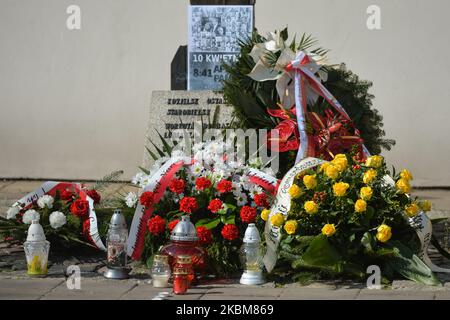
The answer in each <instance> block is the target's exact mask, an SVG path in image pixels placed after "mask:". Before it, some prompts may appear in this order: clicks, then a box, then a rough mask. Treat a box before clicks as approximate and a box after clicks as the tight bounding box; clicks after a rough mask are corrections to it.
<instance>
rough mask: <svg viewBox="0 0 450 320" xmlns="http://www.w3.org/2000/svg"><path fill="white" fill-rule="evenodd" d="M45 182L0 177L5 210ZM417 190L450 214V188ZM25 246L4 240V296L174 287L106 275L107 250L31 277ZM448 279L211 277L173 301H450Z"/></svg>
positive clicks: (146, 296)
mask: <svg viewBox="0 0 450 320" xmlns="http://www.w3.org/2000/svg"><path fill="white" fill-rule="evenodd" d="M41 183H42V181H0V213H1V214H2V215H4V214H5V212H6V210H7V208H8V207H9V206H10V205H11V204H12V203H13V202H14V201H15V200H17V199H19V198H20V197H22V196H23V195H25V194H26V193H28V192H30V191H31V190H33V189H34V188H37V187H38V186H39V185H40V184H41ZM119 189H122V190H127V189H129V187H127V186H124V185H121V184H112V185H110V186H109V187H108V188H107V189H106V190H105V191H104V192H102V195H103V196H104V197H108V195H113V194H114V193H115V192H116V191H117V190H119ZM415 194H416V195H419V196H422V197H426V198H428V199H430V200H431V201H432V202H433V203H434V209H435V210H434V211H433V212H431V214H430V215H431V216H432V217H433V218H440V217H450V214H449V213H450V212H449V211H448V209H450V190H418V191H416V192H415ZM430 253H431V257H432V259H433V261H434V262H435V263H436V264H438V265H441V266H445V267H447V268H449V267H450V262H449V261H448V260H445V259H444V258H443V257H441V256H439V255H437V254H436V253H435V251H433V250H431V252H430ZM24 258H25V257H24V253H23V249H22V248H21V247H20V246H8V245H7V244H5V243H0V300H5V299H7V300H17V299H27V300H52V299H63V300H74V299H75V300H76V299H89V300H90V299H95V300H105V299H107V300H111V299H113V300H130V299H132V300H152V299H155V297H156V296H157V295H158V294H159V293H160V292H168V293H170V291H171V289H170V288H165V289H158V288H153V286H152V284H151V279H150V276H149V274H148V270H147V269H146V268H145V267H143V266H142V265H139V264H134V265H133V266H132V267H133V269H132V272H131V278H130V279H128V280H116V281H115V280H108V279H105V278H103V276H102V273H103V272H104V270H105V260H104V254H103V253H101V252H97V251H92V252H88V253H86V252H83V253H82V254H80V253H76V252H70V253H68V255H67V256H64V257H62V256H57V257H55V256H50V261H51V262H50V264H49V270H48V273H49V274H48V276H47V277H45V278H30V277H28V276H27V275H26V263H25V259H24ZM69 265H78V266H79V267H80V270H81V283H80V285H81V287H80V289H72V290H71V289H69V288H68V285H67V279H69V284H70V283H72V282H71V281H70V278H67V275H66V270H67V267H68V266H69ZM439 278H440V280H441V281H442V282H443V283H444V284H443V285H442V286H439V287H431V286H425V285H420V284H416V283H414V282H412V281H406V280H400V281H394V282H393V283H392V285H391V286H388V287H385V288H383V289H378V290H377V289H368V288H367V287H366V286H365V284H361V283H352V282H339V281H321V282H313V283H311V284H309V285H305V286H302V285H300V284H296V283H294V284H288V285H284V286H279V285H275V284H274V283H267V284H265V285H263V286H243V285H240V284H238V283H237V280H229V281H228V280H227V281H225V280H223V281H211V282H209V283H203V284H201V285H199V286H196V287H193V288H191V289H189V291H188V293H187V294H186V295H182V296H176V295H170V296H168V297H167V298H165V299H167V300H180V299H182V300H268V301H270V300H279V299H283V300H290V299H295V300H302V299H307V300H309V299H333V300H342V299H344V300H354V299H363V300H373V299H376V300H394V299H395V300H397V299H398V300H400V299H407V300H414V299H420V300H441V299H444V300H450V274H447V275H444V274H440V275H439Z"/></svg>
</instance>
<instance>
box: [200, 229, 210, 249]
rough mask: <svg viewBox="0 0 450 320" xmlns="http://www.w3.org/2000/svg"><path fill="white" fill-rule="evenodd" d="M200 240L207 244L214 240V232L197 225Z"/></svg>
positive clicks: (202, 243)
mask: <svg viewBox="0 0 450 320" xmlns="http://www.w3.org/2000/svg"><path fill="white" fill-rule="evenodd" d="M197 236H198V242H199V243H200V244H201V245H207V244H210V243H211V242H212V234H211V231H209V230H208V229H207V228H206V227H197Z"/></svg>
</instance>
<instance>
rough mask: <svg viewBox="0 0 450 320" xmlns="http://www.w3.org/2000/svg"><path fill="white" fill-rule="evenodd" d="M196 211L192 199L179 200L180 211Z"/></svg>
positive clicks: (195, 205) (195, 201)
mask: <svg viewBox="0 0 450 320" xmlns="http://www.w3.org/2000/svg"><path fill="white" fill-rule="evenodd" d="M197 209H198V205H197V200H196V199H195V198H193V197H184V198H183V199H181V200H180V211H182V212H186V213H192V212H194V211H196V210H197Z"/></svg>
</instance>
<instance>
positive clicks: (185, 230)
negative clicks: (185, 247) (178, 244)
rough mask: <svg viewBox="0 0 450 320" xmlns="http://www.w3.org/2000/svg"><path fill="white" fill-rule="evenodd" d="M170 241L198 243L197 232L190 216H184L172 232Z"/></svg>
mask: <svg viewBox="0 0 450 320" xmlns="http://www.w3.org/2000/svg"><path fill="white" fill-rule="evenodd" d="M170 240H175V241H198V236H197V230H196V229H195V226H194V224H193V223H192V222H191V220H190V219H189V216H182V217H181V221H180V222H178V223H177V225H176V226H175V228H173V230H172V234H171V235H170Z"/></svg>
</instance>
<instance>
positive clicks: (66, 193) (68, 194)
mask: <svg viewBox="0 0 450 320" xmlns="http://www.w3.org/2000/svg"><path fill="white" fill-rule="evenodd" d="M73 196H74V193H73V192H72V191H70V190H68V189H66V190H63V191H61V195H60V198H61V200H64V201H68V200H72V199H73Z"/></svg>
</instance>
